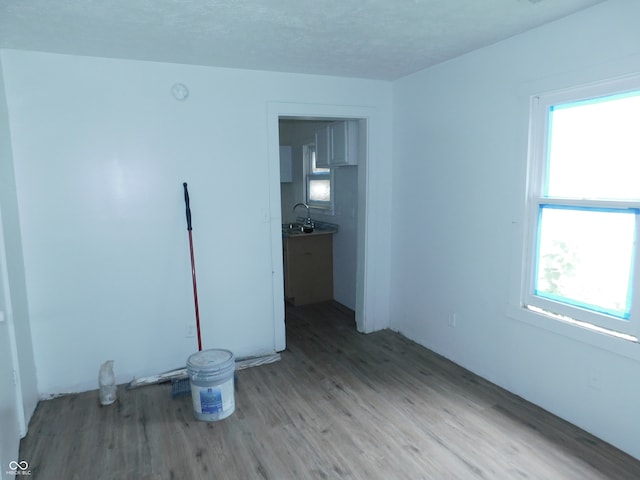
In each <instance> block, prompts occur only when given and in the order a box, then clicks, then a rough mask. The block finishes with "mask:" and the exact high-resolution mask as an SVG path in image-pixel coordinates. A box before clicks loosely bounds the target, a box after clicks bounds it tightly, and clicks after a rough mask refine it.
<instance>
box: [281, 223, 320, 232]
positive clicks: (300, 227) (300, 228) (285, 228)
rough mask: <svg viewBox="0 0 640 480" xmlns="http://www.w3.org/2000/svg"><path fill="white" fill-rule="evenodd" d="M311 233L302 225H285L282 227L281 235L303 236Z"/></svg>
mask: <svg viewBox="0 0 640 480" xmlns="http://www.w3.org/2000/svg"><path fill="white" fill-rule="evenodd" d="M305 230H306V231H305ZM311 232H313V230H310V231H309V227H305V226H304V225H303V224H302V223H285V224H284V225H282V233H283V234H286V235H304V234H305V233H311Z"/></svg>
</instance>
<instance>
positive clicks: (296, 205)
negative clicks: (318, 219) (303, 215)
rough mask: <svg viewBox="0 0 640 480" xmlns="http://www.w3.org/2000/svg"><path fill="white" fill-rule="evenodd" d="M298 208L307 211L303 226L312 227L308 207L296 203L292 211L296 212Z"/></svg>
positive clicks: (304, 204)
mask: <svg viewBox="0 0 640 480" xmlns="http://www.w3.org/2000/svg"><path fill="white" fill-rule="evenodd" d="M298 207H304V208H306V209H307V219H306V220H305V221H304V224H305V225H307V226H310V227H313V221H312V220H311V214H310V213H309V205H307V204H306V203H296V204H295V205H294V206H293V211H294V212H295V211H296V208H298Z"/></svg>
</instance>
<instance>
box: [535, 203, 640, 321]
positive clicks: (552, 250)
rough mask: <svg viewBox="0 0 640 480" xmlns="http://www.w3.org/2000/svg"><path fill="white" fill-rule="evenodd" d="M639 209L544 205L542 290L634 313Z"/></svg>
mask: <svg viewBox="0 0 640 480" xmlns="http://www.w3.org/2000/svg"><path fill="white" fill-rule="evenodd" d="M637 213H638V211H637V210H626V211H614V210H602V209H589V208H571V207H558V206H550V205H541V208H540V221H539V224H538V229H539V233H538V249H537V255H536V257H537V258H536V264H537V273H536V284H535V293H536V295H540V296H543V297H546V298H550V299H552V300H558V301H562V302H566V303H569V304H572V305H575V306H578V307H582V308H587V309H590V310H594V311H598V312H602V313H606V314H610V315H614V316H616V317H619V318H624V319H627V318H629V312H630V309H631V277H632V275H631V269H632V264H633V249H634V244H635V237H636V234H635V220H636V214H637Z"/></svg>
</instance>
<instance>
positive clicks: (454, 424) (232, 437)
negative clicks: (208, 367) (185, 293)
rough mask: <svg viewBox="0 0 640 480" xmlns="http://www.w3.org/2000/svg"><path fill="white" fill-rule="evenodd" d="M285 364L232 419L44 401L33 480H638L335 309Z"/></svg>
mask: <svg viewBox="0 0 640 480" xmlns="http://www.w3.org/2000/svg"><path fill="white" fill-rule="evenodd" d="M286 322H287V342H288V343H287V345H288V348H287V351H285V352H282V360H281V361H280V362H277V363H274V364H270V365H264V366H260V367H254V368H249V369H246V370H242V371H239V372H237V379H238V383H237V385H236V394H235V399H236V411H235V413H234V414H233V415H232V416H231V417H229V418H227V419H225V420H221V421H218V422H211V423H207V422H198V421H196V420H195V419H194V417H193V410H192V406H191V399H190V397H182V398H178V399H172V398H171V386H170V385H154V386H148V387H142V388H139V389H135V390H130V391H126V390H124V389H123V388H120V391H119V401H118V403H117V404H115V405H112V406H109V407H100V406H99V403H98V394H97V392H96V391H93V392H86V393H82V394H77V395H70V396H65V397H60V398H56V399H53V400H47V401H43V402H41V403H40V404H39V406H38V408H37V410H36V413H35V415H34V417H33V419H32V421H31V424H30V428H29V434H28V435H27V437H26V438H25V439H23V441H22V443H21V452H20V459H23V460H26V461H28V462H29V465H30V469H31V471H32V476H31V477H30V478H33V479H34V480H47V479H50V480H61V479H65V480H66V479H78V480H80V479H82V480H89V479H90V480H96V479H143V480H144V479H147V480H151V479H189V480H191V479H208V480H209V479H254V478H255V479H305V478H314V479H332V478H353V479H389V480H391V479H421V478H424V479H499V480H503V479H504V480H510V479H544V480H558V479H575V480H589V479H610V480H621V479H638V478H640V462H639V461H637V460H635V459H633V458H632V457H630V456H628V455H626V454H624V453H622V452H621V451H619V450H617V449H615V448H613V447H612V446H610V445H608V444H606V443H604V442H602V441H600V440H598V439H597V438H595V437H593V436H591V435H589V434H588V433H586V432H584V431H582V430H580V429H579V428H577V427H575V426H572V425H570V424H568V423H566V422H564V421H563V420H560V419H559V418H557V417H555V416H553V415H551V414H549V413H547V412H545V411H543V410H542V409H540V408H537V407H535V406H533V405H531V404H529V403H527V402H525V401H524V400H522V399H520V398H518V397H516V396H514V395H512V394H509V393H507V392H505V391H504V390H502V389H500V388H498V387H496V386H494V385H492V384H490V383H489V382H487V381H485V380H482V379H481V378H479V377H477V376H475V375H473V374H472V373H470V372H468V371H466V370H464V369H462V368H460V367H458V366H456V365H454V364H452V363H451V362H449V361H447V360H445V359H443V358H442V357H440V356H438V355H436V354H434V353H432V352H430V351H428V350H426V349H424V348H422V347H420V346H418V345H417V344H415V343H413V342H411V341H409V340H407V339H405V338H404V337H402V336H400V335H398V334H396V333H393V332H391V331H382V332H377V333H373V334H370V335H361V334H358V333H357V332H356V331H355V326H354V325H355V324H354V319H353V312H351V311H349V310H347V309H345V308H344V307H342V306H341V305H339V304H337V303H334V302H328V303H323V304H317V305H307V306H302V307H291V306H287V320H286Z"/></svg>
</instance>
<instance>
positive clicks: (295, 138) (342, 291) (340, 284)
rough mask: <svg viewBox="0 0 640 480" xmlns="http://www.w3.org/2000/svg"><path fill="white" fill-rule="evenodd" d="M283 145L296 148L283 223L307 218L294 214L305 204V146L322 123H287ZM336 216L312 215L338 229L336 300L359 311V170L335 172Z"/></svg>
mask: <svg viewBox="0 0 640 480" xmlns="http://www.w3.org/2000/svg"><path fill="white" fill-rule="evenodd" d="M280 125H281V126H280V142H281V144H282V145H291V146H292V147H293V160H294V168H293V179H294V181H293V182H291V183H283V184H281V192H282V218H283V222H284V223H287V222H292V221H295V219H296V217H300V216H304V215H305V213H304V209H299V210H296V212H295V213H294V212H293V211H292V208H293V206H294V205H295V204H296V203H299V202H304V201H305V198H304V182H305V179H304V174H303V157H302V145H305V144H308V143H315V131H316V130H317V129H318V128H320V127H321V126H322V123H318V122H314V121H285V122H281V124H280ZM333 175H334V188H333V194H334V207H335V208H334V210H335V212H334V215H322V214H319V213H316V212H314V211H312V213H311V216H312V217H313V219H314V220H319V221H322V222H329V223H334V224H336V225H338V227H339V228H338V233H336V234H335V235H333V296H334V299H335V300H336V301H337V302H340V303H342V304H343V305H345V306H347V307H349V308H350V309H352V310H355V309H356V260H357V255H356V254H357V233H358V232H357V229H358V215H357V212H358V167H357V166H349V167H340V168H335V169H333Z"/></svg>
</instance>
